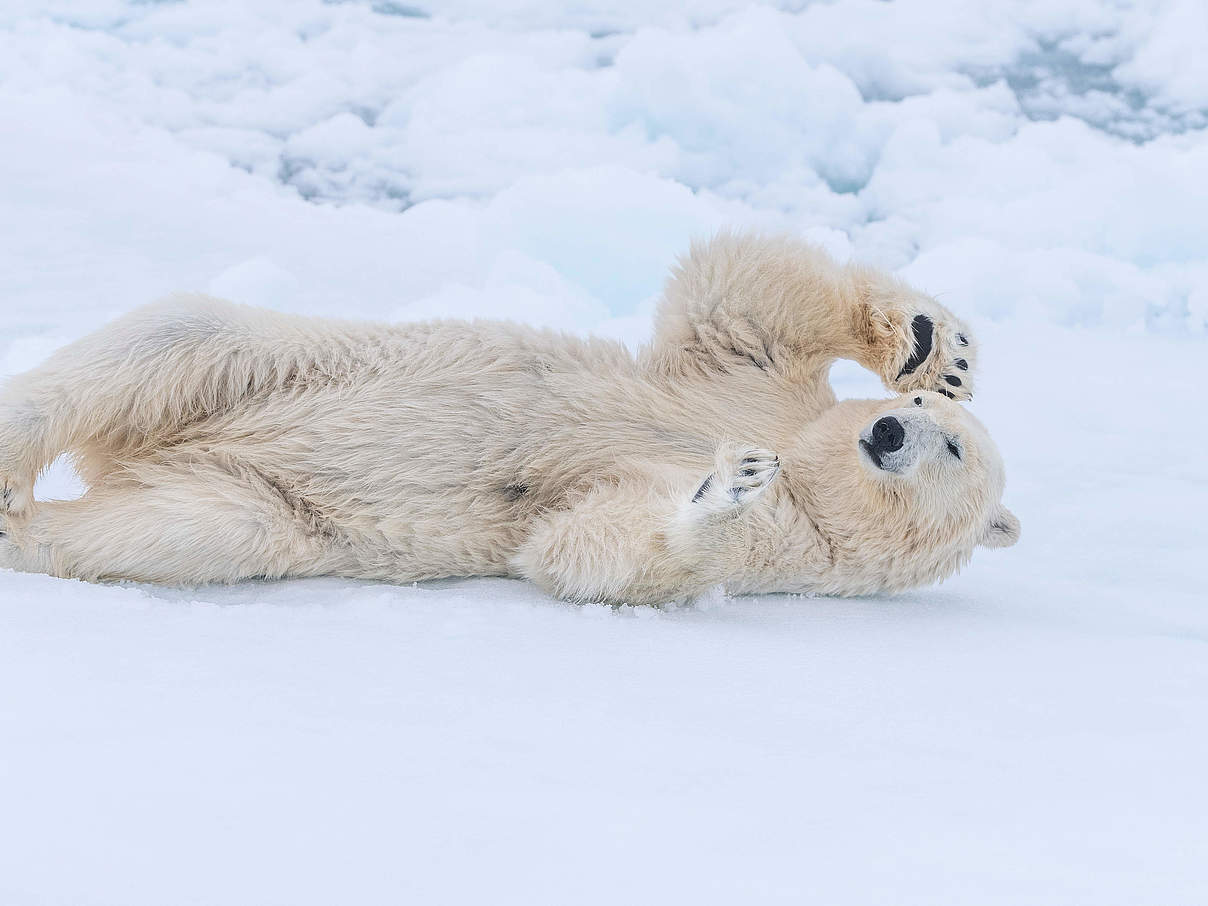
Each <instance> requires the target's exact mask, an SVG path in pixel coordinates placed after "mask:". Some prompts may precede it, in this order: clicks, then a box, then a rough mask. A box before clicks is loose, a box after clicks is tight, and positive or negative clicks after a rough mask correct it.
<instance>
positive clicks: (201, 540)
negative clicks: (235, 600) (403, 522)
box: [0, 461, 348, 584]
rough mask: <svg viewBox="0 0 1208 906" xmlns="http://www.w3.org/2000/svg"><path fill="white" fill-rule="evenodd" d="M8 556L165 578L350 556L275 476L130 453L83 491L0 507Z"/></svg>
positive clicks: (67, 573)
mask: <svg viewBox="0 0 1208 906" xmlns="http://www.w3.org/2000/svg"><path fill="white" fill-rule="evenodd" d="M0 535H2V537H0V566H3V567H10V568H14V569H18V570H23V571H27V572H42V573H49V574H50V575H54V576H61V577H64V578H77V579H85V580H90V581H102V580H123V579H129V580H134V581H140V582H156V583H162V584H199V583H208V582H235V581H238V580H240V579H247V578H253V577H264V578H279V577H282V576H307V575H311V576H313V575H325V574H330V573H332V572H338V571H339V570H340V568H341V565H342V564H343V563H344V562H345V561H346V560H347V556H348V555H347V549H346V548H344V547H343V546H342V545H341V544H340V542H339V539H338V538H336V537H335V536H334V533H333V532H331V531H328V530H324V528H323V527H322V526H321V525H317V524H316V523H315V521H314V520H312V519H309V518H308V517H307V515H306V513H305V512H300V511H299V507H298V505H297V504H296V503H292V502H291V501H290V500H289V499H288V497H287V496H286V495H284V494H283V493H282V492H281V491H280V490H279V489H277V488H275V487H274V486H273V485H272V484H271V483H270V482H268V481H267V480H264V479H262V478H259V477H257V476H255V475H254V474H248V473H246V472H244V473H241V472H240V471H239V470H238V469H233V468H232V467H231V466H230V465H229V464H224V463H219V462H204V461H202V462H199V461H191V462H179V463H174V462H160V463H129V464H126V465H125V466H123V468H122V469H121V470H119V471H117V472H114V473H113V474H112V475H110V476H109V477H108V478H106V480H105V481H103V482H102V483H101V484H99V485H97V486H96V487H94V488H93V489H92V490H90V491H89V492H88V493H87V494H86V495H85V496H83V497H81V498H80V499H79V500H70V501H48V502H45V503H42V504H40V505H39V506H38V507H37V509H36V510H34V511H33V512H32V513H31V514H29V515H27V516H12V515H10V516H8V517H0Z"/></svg>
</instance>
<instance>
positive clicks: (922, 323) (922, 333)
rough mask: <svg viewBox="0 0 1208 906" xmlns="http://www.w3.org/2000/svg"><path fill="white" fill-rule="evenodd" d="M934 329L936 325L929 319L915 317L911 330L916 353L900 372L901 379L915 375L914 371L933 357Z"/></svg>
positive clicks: (924, 316)
mask: <svg viewBox="0 0 1208 906" xmlns="http://www.w3.org/2000/svg"><path fill="white" fill-rule="evenodd" d="M934 329H935V325H934V324H932V323H931V319H930V318H929V317H927V316H926V315H915V317H914V320H913V321H911V322H910V330H911V332H912V333H913V334H914V352H913V353H912V354H911V356H910V358H909V359H908V360H907V361H906V364H905V365H903V366H902V370H901V371H900V372H898V377H899V378H900V377H901V376H902V375H904V374H914V370H915V369H916V368H918V367H919V366H920V365H922V364H923V363H924V362H925V361H927V356H929V355H931V337H932V333H933V332H934Z"/></svg>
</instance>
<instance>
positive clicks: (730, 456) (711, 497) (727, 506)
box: [692, 448, 780, 513]
mask: <svg viewBox="0 0 1208 906" xmlns="http://www.w3.org/2000/svg"><path fill="white" fill-rule="evenodd" d="M779 473H780V457H778V456H777V455H776V454H775V453H772V452H771V451H770V450H759V449H746V450H740V449H737V448H735V449H727V450H722V451H721V452H720V453H718V457H717V469H716V470H715V471H714V472H713V473H712V474H711V475H709V476H708V477H707V478H706V479H705V480H704V482H703V483H702V484H701V486H700V488H699V489H698V490H697V491H696V493H695V494H694V495H693V497H692V503H693V505H694V506H699V507H702V508H704V509H706V510H709V511H712V512H716V513H725V512H738V511H742V510H745V509H746V508H747V507H749V506H751V505H752V504H753V503H754V502H755V501H756V500H757V499H758V498H759V495H761V494H762V493H763V492H764V491H766V490H767V488H768V485H770V484H771V483H772V480H773V479H775V477H776V476H777V475H778V474H779Z"/></svg>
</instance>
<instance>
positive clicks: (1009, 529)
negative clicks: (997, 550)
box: [980, 503, 1019, 547]
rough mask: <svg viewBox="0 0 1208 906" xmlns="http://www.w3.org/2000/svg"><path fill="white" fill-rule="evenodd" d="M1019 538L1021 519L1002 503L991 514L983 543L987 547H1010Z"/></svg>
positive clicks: (983, 536)
mask: <svg viewBox="0 0 1208 906" xmlns="http://www.w3.org/2000/svg"><path fill="white" fill-rule="evenodd" d="M1018 540H1019V520H1018V519H1017V518H1015V514H1014V513H1012V512H1011V511H1010V510H1008V509H1007V508H1006V507H1005V506H1003V505H1002V504H1001V503H1000V504H998V506H996V507H995V508H994V512H992V513H991V514H990V521H989V522H987V523H986V530H985V531H984V532H983V533H982V536H981V542H980V543H981V544H982V545H984V546H985V547H1010V546H1011V545H1012V544H1014V543H1015V542H1016V541H1018Z"/></svg>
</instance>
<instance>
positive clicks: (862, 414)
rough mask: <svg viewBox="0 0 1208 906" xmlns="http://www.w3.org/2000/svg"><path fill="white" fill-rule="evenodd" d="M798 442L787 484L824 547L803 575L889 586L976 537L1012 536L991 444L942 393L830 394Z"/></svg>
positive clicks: (960, 552) (943, 564) (913, 578)
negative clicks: (819, 567)
mask: <svg viewBox="0 0 1208 906" xmlns="http://www.w3.org/2000/svg"><path fill="white" fill-rule="evenodd" d="M795 452H796V454H797V456H796V457H794V458H797V461H798V463H799V465H800V468H799V469H796V470H793V471H795V472H796V474H797V475H798V476H799V477H800V481H799V482H796V485H797V486H796V487H795V488H794V489H793V493H794V496H795V497H796V498H797V499H799V500H801V501H803V502H804V504H805V507H806V509H807V511H808V512H809V513H810V514H811V520H812V523H813V530H816V531H817V533H818V534H819V535H821V536H822V541H823V545H824V547H825V548H826V549H827V550H828V552H829V554H828V556H829V559H830V563H829V565H828V566H827V567H826V568H825V569H824V570H823V571H822V572H823V574H821V575H817V576H816V577H814V578H812V579H810V580H809V581H807V582H803V583H802V587H809V588H810V589H811V590H815V591H820V592H826V593H832V594H835V593H837V594H865V593H873V592H878V591H897V590H901V589H904V588H909V587H912V586H916V585H922V584H926V583H928V582H934V581H937V580H939V579H943V578H945V577H947V576H949V575H951V574H952V573H953V572H955V571H956V570H957V569H959V568H960V566H961V565H962V564H963V563H965V562H966V561H967V560H968V559H969V557H970V555H971V554H972V553H973V550H974V548H976V547H978V546H979V545H981V546H985V547H1008V546H1010V545H1012V544H1014V543H1015V542H1016V541H1017V540H1018V538H1019V520H1018V519H1016V518H1015V515H1014V514H1013V513H1011V511H1010V510H1008V509H1007V508H1006V507H1005V506H1003V504H1002V493H1003V486H1004V484H1005V471H1004V469H1003V463H1002V457H1001V456H1000V455H999V452H998V448H997V447H996V446H995V445H994V442H993V441H992V440H991V439H990V435H989V434H988V433H987V431H986V429H985V428H984V427H983V426H982V424H981V422H979V421H978V420H977V419H976V418H975V417H974V416H973V414H972V413H971V412H970V411H969V410H968V408H966V407H965V406H964V405H963V404H961V403H957V402H954V401H952V400H950V399H947V398H945V397H944V396H942V395H941V394H938V393H931V392H926V391H920V392H916V393H910V394H906V395H904V396H900V397H896V398H894V399H890V400H848V401H845V402H841V403H838V404H837V405H835V406H833V407H832V408H831V409H830V410H829V411H828V412H826V413H824V414H823V416H822V417H821V418H819V419H818V421H817V422H815V423H813V424H812V425H810V426H809V427H808V428H807V429H806V431H805V432H804V434H803V435H802V437H801V446H800V447H799V448H798V449H797V450H796V451H795ZM798 457H799V458H798ZM793 471H789V472H788V473H787V474H788V475H789V476H790V481H792V480H793V479H792V477H791V476H792V475H793ZM803 578H804V577H803Z"/></svg>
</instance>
